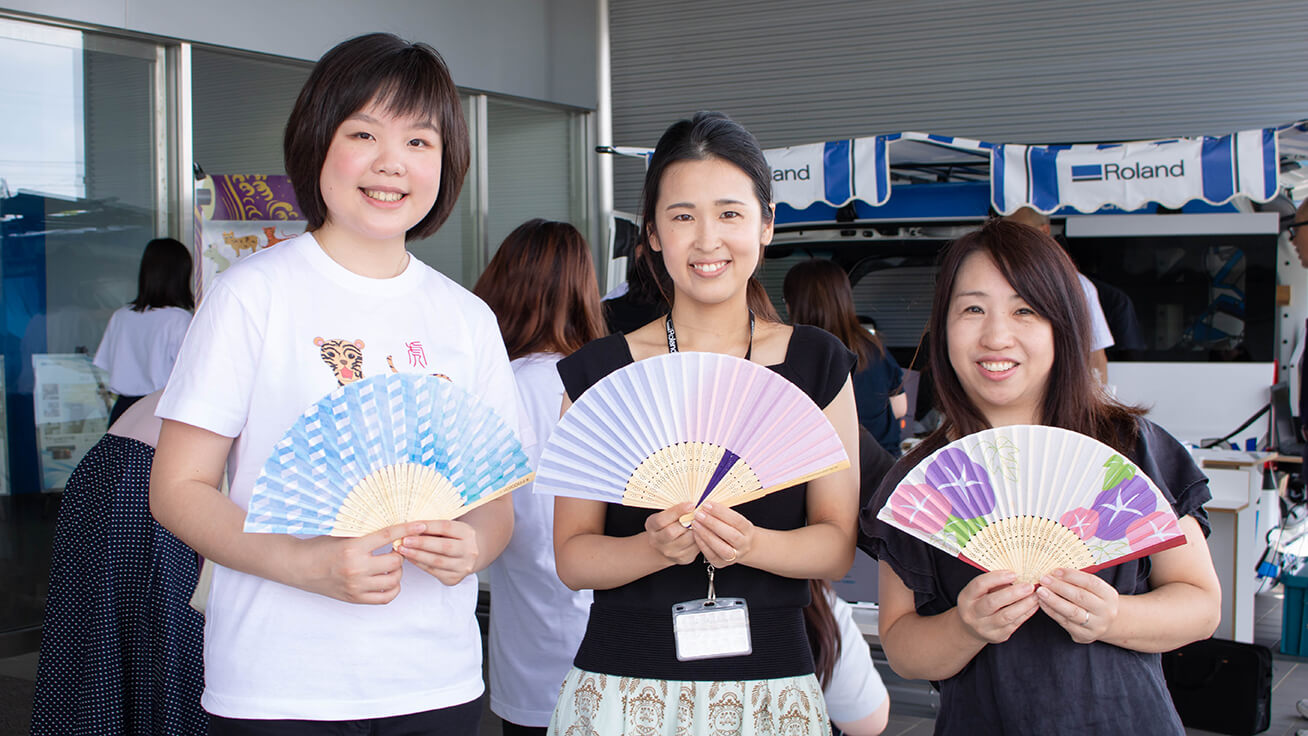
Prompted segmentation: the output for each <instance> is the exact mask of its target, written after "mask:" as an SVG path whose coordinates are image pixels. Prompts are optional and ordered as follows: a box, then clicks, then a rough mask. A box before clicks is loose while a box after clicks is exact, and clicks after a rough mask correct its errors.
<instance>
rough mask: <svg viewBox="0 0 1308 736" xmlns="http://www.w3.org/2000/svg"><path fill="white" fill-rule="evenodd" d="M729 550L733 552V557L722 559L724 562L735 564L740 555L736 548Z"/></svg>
mask: <svg viewBox="0 0 1308 736" xmlns="http://www.w3.org/2000/svg"><path fill="white" fill-rule="evenodd" d="M727 549H730V550H731V556H730V557H723V558H722V561H723V562H735V561H736V557H737V556H738V555H739V554H740V553H739V552H737V551H736V548H735V547H728V548H727Z"/></svg>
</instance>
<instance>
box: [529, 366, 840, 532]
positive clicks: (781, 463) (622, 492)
mask: <svg viewBox="0 0 1308 736" xmlns="http://www.w3.org/2000/svg"><path fill="white" fill-rule="evenodd" d="M847 467H849V456H848V455H847V454H846V453H845V447H844V445H843V444H842V443H841V441H840V436H839V435H837V434H836V429H835V427H833V426H831V422H829V421H827V418H826V415H824V414H823V413H822V410H821V409H819V408H818V407H817V404H814V403H813V401H812V399H810V398H809V397H808V396H807V395H806V394H805V393H804V392H803V391H801V390H800V389H799V387H798V386H796V385H795V384H793V383H791V382H790V381H788V380H786V379H785V378H783V377H782V376H780V375H778V374H777V373H776V372H775V371H772V370H769V369H768V368H765V367H763V366H760V365H758V364H756V363H751V362H750V361H747V360H741V359H740V358H733V357H731V356H729V355H719V354H717V353H694V352H678V353H670V354H668V355H660V356H656V357H653V358H648V359H646V360H641V361H637V362H635V363H632V364H630V365H627V366H625V367H623V368H621V369H620V370H617V371H614V372H613V373H610V374H609V375H608V376H605V377H604V378H603V379H601V380H600V381H598V382H597V383H595V385H594V386H591V387H590V389H589V390H587V391H586V392H585V393H584V394H582V396H581V398H580V399H578V400H577V403H576V404H573V406H572V407H571V408H570V409H568V411H567V413H565V414H564V415H563V418H562V419H560V420H559V423H558V425H557V426H555V428H554V430H553V431H552V432H551V434H550V438H549V441H548V442H547V443H546V444H545V448H544V449H543V450H542V451H541V457H540V462H539V464H538V466H537V468H536V481H535V486H534V488H535V490H536V492H537V493H545V494H549V495H554V496H569V497H573V498H586V499H592V500H596V501H607V502H609V503H620V504H625V505H627V506H637V507H641V508H650V509H666V508H669V507H671V506H674V505H676V504H678V503H681V502H683V501H693V502H695V505H696V506H699V505H700V504H703V503H704V502H705V501H712V502H714V503H720V504H723V505H726V506H735V505H737V504H741V503H745V502H747V501H752V500H754V499H757V498H761V497H762V496H765V495H767V494H769V493H772V492H773V491H777V490H781V489H782V488H789V487H790V486H794V485H798V484H800V483H804V482H806V481H809V480H813V479H814V478H818V477H820V476H823V475H826V474H828V473H833V472H836V471H838V470H841V469H844V468H847ZM683 521H684V520H683Z"/></svg>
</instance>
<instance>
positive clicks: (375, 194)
mask: <svg viewBox="0 0 1308 736" xmlns="http://www.w3.org/2000/svg"><path fill="white" fill-rule="evenodd" d="M359 191H361V192H363V195H364V196H365V197H367V198H368V199H375V200H377V201H378V202H398V201H400V200H401V199H404V198H405V197H406V196H407V195H405V194H404V193H403V192H387V191H382V190H381V189H360V190H359Z"/></svg>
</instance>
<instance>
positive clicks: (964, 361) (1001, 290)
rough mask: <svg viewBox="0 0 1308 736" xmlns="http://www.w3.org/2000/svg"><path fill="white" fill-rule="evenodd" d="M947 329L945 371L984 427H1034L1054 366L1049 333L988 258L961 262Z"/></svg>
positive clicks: (980, 254) (974, 257)
mask: <svg viewBox="0 0 1308 736" xmlns="http://www.w3.org/2000/svg"><path fill="white" fill-rule="evenodd" d="M946 324H947V328H946V329H947V336H948V346H949V362H950V365H951V366H953V369H954V372H955V373H956V374H957V375H958V380H959V383H961V384H962V386H963V390H964V391H965V392H966V393H967V395H968V398H970V399H971V400H972V403H973V404H975V405H976V408H977V409H978V410H979V411H980V412H981V414H982V415H983V416H985V418H986V421H988V422H989V423H990V425H991V426H992V427H999V426H1003V425H1008V424H1036V423H1038V422H1039V421H1040V419H1041V416H1040V415H1041V405H1042V403H1043V401H1044V395H1045V387H1046V385H1047V384H1048V382H1049V375H1050V371H1051V369H1052V368H1053V364H1054V333H1053V327H1052V326H1051V325H1050V324H1049V321H1048V320H1047V319H1045V318H1044V317H1042V316H1040V315H1038V314H1036V312H1035V310H1033V309H1032V308H1031V307H1030V306H1029V305H1028V304H1027V303H1026V301H1025V300H1023V299H1022V297H1021V296H1019V295H1018V293H1017V292H1016V291H1015V290H1014V289H1013V286H1012V285H1011V284H1009V283H1008V280H1007V279H1005V278H1004V275H1003V274H1002V273H1000V271H999V269H998V268H997V267H996V266H995V263H994V261H993V260H992V259H991V258H990V256H989V255H988V254H987V253H985V252H983V251H978V252H974V253H972V254H971V255H969V256H967V258H965V259H964V260H963V263H962V265H961V266H960V268H959V270H958V275H957V278H956V280H955V282H954V292H953V294H952V295H951V297H950V301H949V316H948V320H947V323H946Z"/></svg>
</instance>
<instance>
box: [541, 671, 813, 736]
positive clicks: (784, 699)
mask: <svg viewBox="0 0 1308 736" xmlns="http://www.w3.org/2000/svg"><path fill="white" fill-rule="evenodd" d="M830 733H831V726H830V723H829V722H828V720H827V707H826V702H825V701H824V700H823V699H822V688H821V687H820V686H819V685H818V681H817V678H816V677H815V676H813V675H804V676H802V677H783V678H778V679H775V680H745V681H729V682H694V681H676V680H646V679H640V678H636V677H619V676H616V675H601V674H596V673H594V672H585V671H583V670H579V669H577V668H576V667H573V668H572V671H571V672H569V673H568V676H567V678H566V679H565V680H564V681H563V691H562V692H561V693H560V694H559V702H558V704H557V705H556V706H555V707H554V715H553V717H552V718H550V726H549V736H764V735H766V736H828V735H829V734H830Z"/></svg>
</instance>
